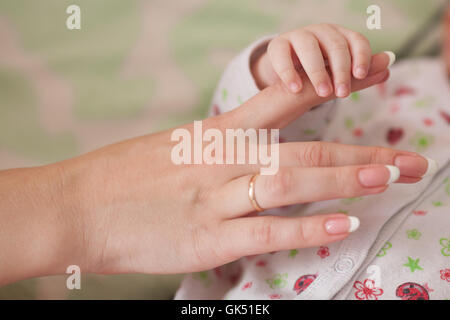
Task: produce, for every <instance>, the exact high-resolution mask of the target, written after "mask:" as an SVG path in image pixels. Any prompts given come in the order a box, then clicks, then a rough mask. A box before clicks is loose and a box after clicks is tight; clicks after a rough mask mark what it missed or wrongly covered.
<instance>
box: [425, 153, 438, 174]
mask: <svg viewBox="0 0 450 320" xmlns="http://www.w3.org/2000/svg"><path fill="white" fill-rule="evenodd" d="M425 159H427V163H428V167H427V171H426V172H425V174H424V175H423V176H422V177H427V176H432V175H434V174H435V173H436V172H437V171H438V170H439V164H438V163H437V161H436V160H433V159H430V158H425Z"/></svg>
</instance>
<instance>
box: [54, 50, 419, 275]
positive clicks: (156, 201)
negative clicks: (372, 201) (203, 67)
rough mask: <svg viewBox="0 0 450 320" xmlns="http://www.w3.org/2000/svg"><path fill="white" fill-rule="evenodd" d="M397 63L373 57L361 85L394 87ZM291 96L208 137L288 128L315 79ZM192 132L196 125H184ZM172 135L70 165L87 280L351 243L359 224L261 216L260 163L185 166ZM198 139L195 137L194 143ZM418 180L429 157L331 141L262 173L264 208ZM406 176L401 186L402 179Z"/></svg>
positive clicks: (292, 150) (278, 97)
mask: <svg viewBox="0 0 450 320" xmlns="http://www.w3.org/2000/svg"><path fill="white" fill-rule="evenodd" d="M388 61H389V58H388V56H387V55H385V54H380V55H377V56H374V58H373V59H372V68H371V71H370V74H369V76H368V77H367V78H366V79H365V80H353V83H352V88H354V89H356V90H357V89H362V88H364V87H368V86H370V85H373V84H375V83H379V82H381V81H383V80H385V79H386V78H387V76H388V71H387V70H386V67H387V65H388ZM302 77H304V79H303V83H304V89H303V91H302V93H300V94H291V93H289V92H287V91H286V90H285V89H284V86H283V85H281V84H277V85H275V86H272V87H269V88H267V89H266V90H264V91H263V92H261V93H260V94H258V95H257V96H255V97H254V98H253V99H251V100H249V101H248V102H246V103H244V105H242V106H241V107H240V108H238V109H235V110H233V111H231V112H229V113H225V114H223V115H221V116H218V117H214V118H209V119H206V120H205V121H204V122H203V130H206V129H207V128H217V129H219V130H221V131H222V132H224V131H225V129H229V128H231V129H233V128H242V129H244V130H246V129H248V128H257V129H258V128H280V127H282V126H284V125H286V124H287V123H288V122H289V121H291V120H293V119H295V117H297V116H298V115H301V114H302V113H304V112H306V111H307V110H308V109H309V108H310V107H311V106H313V105H316V104H318V103H321V102H323V101H324V99H323V98H319V97H317V95H316V94H315V92H314V89H313V87H312V85H311V84H310V82H309V81H307V79H306V75H305V74H302ZM184 128H185V129H187V130H189V131H190V132H191V133H192V131H193V126H192V125H187V126H185V127H184ZM171 133H172V130H168V131H166V132H161V133H157V134H153V135H148V136H144V137H140V138H136V139H132V140H129V141H125V142H122V143H118V144H115V145H112V146H108V147H105V148H102V149H100V150H97V151H95V152H92V153H89V154H86V155H83V156H81V157H78V158H75V159H73V160H69V161H66V162H63V163H60V164H59V167H60V168H62V172H65V175H64V177H65V178H64V179H63V185H66V186H70V185H75V187H74V188H68V190H73V191H72V192H67V193H65V194H64V197H63V198H64V199H78V200H77V202H78V208H77V210H75V212H76V213H77V214H78V215H79V216H80V219H79V225H78V226H75V227H74V228H73V229H74V230H78V231H77V232H82V235H83V236H81V235H78V236H75V237H74V238H78V239H82V240H83V241H82V242H81V243H80V245H82V246H83V250H81V251H83V252H85V253H86V254H87V259H85V261H87V263H88V264H87V265H86V266H84V267H85V268H86V270H85V271H91V272H100V273H125V272H133V273H134V272H142V273H182V272H191V271H198V270H204V269H208V268H212V267H215V266H219V265H223V264H225V263H228V262H230V261H233V260H236V259H238V258H240V257H242V256H246V255H253V254H261V253H266V252H271V251H276V250H287V249H292V248H301V247H310V246H317V245H321V244H325V243H329V242H333V241H338V240H342V239H344V238H345V237H347V236H348V234H349V231H350V228H351V221H350V220H349V219H348V217H347V216H346V215H343V214H339V213H334V212H330V213H329V214H325V215H316V216H311V217H300V218H298V217H295V218H294V217H275V216H254V215H252V213H253V212H254V208H253V206H252V204H251V202H250V200H249V196H248V186H249V180H250V178H251V177H252V176H253V175H254V174H256V173H258V172H259V169H260V166H258V165H206V164H192V165H175V164H173V162H172V161H171V150H172V147H173V146H174V145H175V143H174V142H171V138H170V137H171ZM192 135H193V134H192ZM386 165H396V166H397V167H398V168H399V169H400V173H401V177H400V181H403V182H416V181H419V180H420V178H421V176H422V175H423V174H424V173H425V172H426V171H427V160H426V159H425V158H423V157H421V156H420V155H418V154H415V153H410V152H402V151H397V150H392V149H387V148H379V147H356V146H347V145H339V144H333V143H324V142H307V143H288V144H281V145H280V166H281V167H280V169H279V171H278V173H277V174H275V175H272V176H269V175H267V176H262V175H261V176H258V178H257V179H256V182H255V188H256V194H255V196H256V200H257V202H258V203H259V205H260V206H262V207H263V208H266V209H268V208H274V207H279V206H283V205H289V204H294V203H306V202H312V201H319V200H326V199H334V198H348V197H356V196H361V195H370V194H376V193H380V192H383V191H384V190H386V188H387V184H388V182H390V180H392V175H391V173H390V170H389V169H388V168H387V167H386ZM394 179H395V177H394Z"/></svg>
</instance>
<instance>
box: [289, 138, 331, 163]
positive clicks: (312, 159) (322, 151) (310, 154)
mask: <svg viewBox="0 0 450 320" xmlns="http://www.w3.org/2000/svg"><path fill="white" fill-rule="evenodd" d="M297 160H298V162H299V164H300V165H303V166H309V167H320V166H324V165H332V163H333V161H332V159H331V155H330V153H329V152H328V151H327V147H326V144H325V143H322V142H312V143H307V144H306V145H305V148H304V149H303V150H302V151H301V152H299V153H297Z"/></svg>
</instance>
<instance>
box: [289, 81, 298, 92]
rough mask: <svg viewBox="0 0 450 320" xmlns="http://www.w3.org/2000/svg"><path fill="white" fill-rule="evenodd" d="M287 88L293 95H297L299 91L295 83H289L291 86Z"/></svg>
mask: <svg viewBox="0 0 450 320" xmlns="http://www.w3.org/2000/svg"><path fill="white" fill-rule="evenodd" d="M289 88H290V89H291V91H292V92H293V93H297V92H299V91H300V86H299V85H298V83H297V82H291V84H290V85H289Z"/></svg>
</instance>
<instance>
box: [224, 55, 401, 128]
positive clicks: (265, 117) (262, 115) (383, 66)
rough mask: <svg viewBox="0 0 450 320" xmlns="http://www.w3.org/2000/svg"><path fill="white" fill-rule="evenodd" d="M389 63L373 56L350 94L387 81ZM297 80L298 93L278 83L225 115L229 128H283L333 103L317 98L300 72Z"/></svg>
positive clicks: (334, 97) (353, 81) (377, 56)
mask: <svg viewBox="0 0 450 320" xmlns="http://www.w3.org/2000/svg"><path fill="white" fill-rule="evenodd" d="M392 62H393V61H392ZM392 62H391V58H390V55H388V54H387V53H385V52H382V53H378V54H376V55H373V56H372V60H371V65H370V68H369V74H368V76H367V77H366V78H365V79H362V80H358V79H352V84H351V88H352V91H358V90H362V89H365V88H368V87H371V86H373V85H375V84H378V83H381V82H383V81H385V80H387V78H388V77H389V69H388V67H389V66H390V64H392ZM300 76H301V78H302V81H303V83H304V87H303V90H302V91H301V92H300V93H291V92H290V91H288V89H286V87H285V86H284V85H283V84H282V83H281V81H279V82H278V83H276V84H274V85H272V86H270V87H267V88H265V89H264V90H262V91H261V92H260V93H258V94H257V95H255V96H254V97H252V98H251V99H250V100H248V101H246V102H245V103H244V104H243V105H241V106H240V107H239V108H236V109H234V110H233V111H231V112H229V115H228V116H229V120H230V122H231V127H238V128H267V129H270V128H283V127H285V126H286V125H288V124H289V123H291V122H292V121H294V120H295V119H297V118H298V117H299V116H301V115H302V114H304V113H305V112H307V111H308V110H310V109H311V108H312V107H314V106H317V105H319V104H321V103H324V102H326V101H328V100H332V99H336V96H335V95H330V96H328V97H326V98H322V97H319V96H318V95H317V94H316V91H315V90H314V87H313V85H312V84H311V82H310V81H309V79H308V76H307V75H306V74H305V73H304V72H301V73H300Z"/></svg>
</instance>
